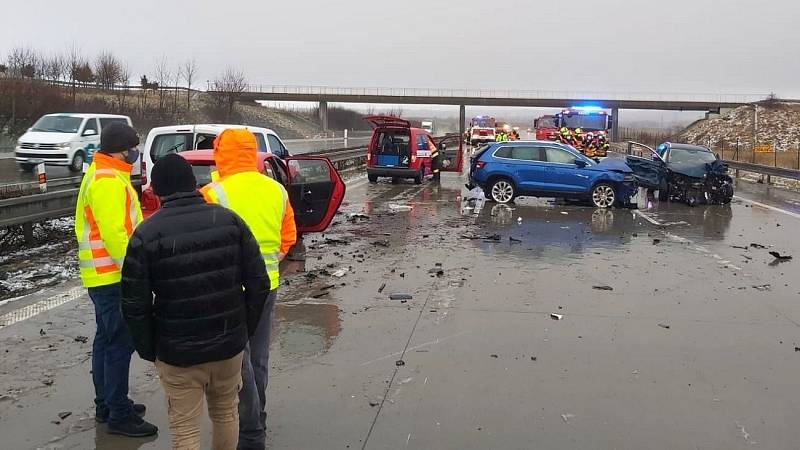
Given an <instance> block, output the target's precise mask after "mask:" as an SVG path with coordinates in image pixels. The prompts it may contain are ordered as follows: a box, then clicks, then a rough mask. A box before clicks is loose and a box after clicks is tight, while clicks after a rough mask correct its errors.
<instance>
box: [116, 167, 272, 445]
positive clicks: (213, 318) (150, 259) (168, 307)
mask: <svg viewBox="0 0 800 450" xmlns="http://www.w3.org/2000/svg"><path fill="white" fill-rule="evenodd" d="M152 187H153V191H154V192H155V194H156V195H158V196H159V197H160V198H161V204H162V208H161V210H160V211H158V212H156V213H155V214H154V215H153V216H152V217H150V218H149V219H148V220H146V221H145V222H144V223H142V224H141V225H139V227H137V228H136V231H135V232H134V233H133V236H131V239H130V242H129V244H128V250H127V254H126V256H125V262H124V264H123V268H122V313H123V315H124V316H125V320H126V322H127V323H128V327H129V328H130V331H131V335H132V336H133V340H134V344H135V346H136V351H137V352H138V353H139V356H141V357H142V358H143V359H146V360H148V361H154V362H155V364H156V368H157V369H158V372H159V375H160V377H161V383H162V385H163V386H164V391H165V392H166V394H167V400H168V402H167V404H168V409H169V421H170V429H171V430H172V445H173V448H181V449H183V448H187V449H199V448H200V427H199V417H200V414H201V410H202V405H203V396H204V395H205V396H206V398H207V401H208V408H209V415H210V417H211V421H212V422H213V424H214V432H213V444H212V448H213V449H215V450H216V449H220V450H222V449H231V450H233V449H235V448H236V443H237V440H238V435H239V414H238V409H237V404H238V392H239V388H240V386H241V367H242V350H243V349H244V347H245V344H246V343H247V340H248V338H249V336H250V335H252V333H253V332H254V331H255V329H256V326H257V324H258V320H259V318H260V316H261V311H263V310H264V304H265V302H266V300H267V295H268V294H269V289H270V286H269V277H268V276H267V272H266V268H265V265H264V260H263V257H262V256H261V252H260V250H259V247H258V243H257V242H256V240H255V238H254V237H253V234H252V233H251V232H250V229H249V228H248V227H247V225H246V224H245V223H244V221H242V219H240V218H239V216H237V215H236V214H235V213H233V212H231V211H230V210H228V209H226V208H223V207H221V206H218V205H210V204H206V202H205V201H204V200H203V197H202V196H201V195H200V193H198V192H197V191H196V181H195V178H194V174H193V172H192V168H191V166H190V165H189V163H188V162H186V160H185V159H183V158H182V157H181V156H179V155H177V154H171V155H167V156H165V157H163V158H161V159H159V160H158V162H157V163H156V164H155V166H154V167H153V171H152Z"/></svg>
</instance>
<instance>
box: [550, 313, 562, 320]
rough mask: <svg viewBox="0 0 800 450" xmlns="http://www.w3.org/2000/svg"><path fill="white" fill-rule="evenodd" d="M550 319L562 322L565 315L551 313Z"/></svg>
mask: <svg viewBox="0 0 800 450" xmlns="http://www.w3.org/2000/svg"><path fill="white" fill-rule="evenodd" d="M550 318H551V319H553V320H561V319H563V318H564V315H563V314H556V313H551V314H550Z"/></svg>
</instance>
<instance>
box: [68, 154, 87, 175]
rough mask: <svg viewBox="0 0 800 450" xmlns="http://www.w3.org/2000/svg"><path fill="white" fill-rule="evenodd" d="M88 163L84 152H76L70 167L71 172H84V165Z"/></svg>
mask: <svg viewBox="0 0 800 450" xmlns="http://www.w3.org/2000/svg"><path fill="white" fill-rule="evenodd" d="M85 161H86V157H85V156H84V155H83V152H75V156H73V157H72V162H71V163H70V165H69V171H70V172H82V171H83V163H84V162H85Z"/></svg>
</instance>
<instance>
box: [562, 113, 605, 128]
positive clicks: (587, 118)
mask: <svg viewBox="0 0 800 450" xmlns="http://www.w3.org/2000/svg"><path fill="white" fill-rule="evenodd" d="M606 117H608V116H606V115H602V114H592V115H580V114H573V115H569V116H568V115H563V116H561V126H562V127H567V128H569V129H572V130H574V129H576V128H583V129H584V130H589V131H600V130H605V129H606ZM559 128H560V127H559Z"/></svg>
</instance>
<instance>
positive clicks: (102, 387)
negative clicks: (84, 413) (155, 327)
mask: <svg viewBox="0 0 800 450" xmlns="http://www.w3.org/2000/svg"><path fill="white" fill-rule="evenodd" d="M120 294H121V292H120V285H119V283H115V284H109V285H107V286H98V287H93V288H89V298H91V299H92V303H94V315H95V319H96V321H97V332H96V333H95V335H94V343H93V344H92V381H94V393H95V399H94V403H95V405H96V406H97V409H98V410H102V409H108V410H109V412H110V416H109V422H117V423H118V422H121V421H124V420H125V419H127V418H129V417H130V416H132V415H133V414H134V411H133V402H131V401H130V400H129V399H128V376H129V372H130V365H131V355H132V354H133V350H134V347H133V339H132V338H131V334H130V331H128V326H127V325H126V324H125V319H124V318H123V317H122V310H121V309H120Z"/></svg>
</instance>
